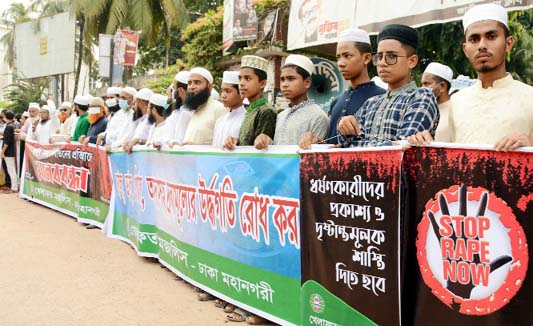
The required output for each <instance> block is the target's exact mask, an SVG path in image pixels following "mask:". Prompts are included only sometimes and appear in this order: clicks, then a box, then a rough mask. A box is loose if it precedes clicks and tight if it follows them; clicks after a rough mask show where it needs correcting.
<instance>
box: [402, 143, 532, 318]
mask: <svg viewBox="0 0 533 326" xmlns="http://www.w3.org/2000/svg"><path fill="white" fill-rule="evenodd" d="M404 170H405V171H406V179H407V187H408V190H407V200H406V203H405V204H406V214H405V221H404V227H403V231H404V232H405V235H406V236H404V239H405V241H404V243H403V249H402V250H403V256H404V258H405V260H404V262H405V266H404V267H405V270H404V271H402V274H404V275H405V283H404V286H403V287H402V290H403V297H402V317H404V318H402V319H403V320H402V324H404V325H435V324H436V323H437V322H438V323H439V324H442V325H455V326H461V325H480V326H492V325H494V326H495V325H531V322H532V321H533V311H532V310H531V309H529V308H527V307H526V306H529V302H531V300H533V284H532V282H531V277H532V276H533V275H531V274H532V269H531V268H530V267H531V266H530V264H531V262H530V259H529V257H530V253H529V249H528V241H527V240H528V239H531V238H532V236H533V234H532V232H533V221H532V220H531V217H532V216H533V174H532V173H531V172H532V171H533V154H532V153H526V152H497V151H493V150H490V151H489V150H481V149H464V148H438V147H420V148H411V149H408V150H407V151H406V152H405V161H404Z"/></svg>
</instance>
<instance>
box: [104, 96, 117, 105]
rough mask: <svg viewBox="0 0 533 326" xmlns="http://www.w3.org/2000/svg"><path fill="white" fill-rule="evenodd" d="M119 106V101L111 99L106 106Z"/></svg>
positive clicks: (106, 102) (106, 101)
mask: <svg viewBox="0 0 533 326" xmlns="http://www.w3.org/2000/svg"><path fill="white" fill-rule="evenodd" d="M117 104H118V103H117V99H114V98H111V99H108V100H105V105H106V106H107V107H110V106H116V105H117Z"/></svg>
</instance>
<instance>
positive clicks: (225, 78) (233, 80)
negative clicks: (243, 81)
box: [222, 71, 239, 85]
mask: <svg viewBox="0 0 533 326" xmlns="http://www.w3.org/2000/svg"><path fill="white" fill-rule="evenodd" d="M222 82H223V83H225V84H232V85H239V72H238V71H224V73H223V74H222Z"/></svg>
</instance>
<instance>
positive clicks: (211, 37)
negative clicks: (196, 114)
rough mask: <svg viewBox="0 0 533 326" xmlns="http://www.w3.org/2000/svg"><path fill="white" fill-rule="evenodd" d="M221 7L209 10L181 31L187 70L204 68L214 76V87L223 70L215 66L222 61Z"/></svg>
mask: <svg viewBox="0 0 533 326" xmlns="http://www.w3.org/2000/svg"><path fill="white" fill-rule="evenodd" d="M223 17H224V13H223V7H222V6H220V7H218V9H217V11H216V12H215V11H214V10H209V11H208V12H207V13H206V14H205V15H204V16H203V17H201V18H199V19H198V20H197V21H195V22H194V23H191V24H189V26H187V28H185V29H184V30H183V36H182V41H183V42H184V43H185V45H184V46H183V48H182V51H183V53H184V54H185V61H186V62H187V65H188V66H189V68H191V67H196V66H200V67H204V68H206V69H207V70H209V71H210V72H211V73H212V74H213V76H215V85H219V84H220V80H221V78H220V76H221V75H222V71H223V69H222V68H221V67H218V66H216V64H217V63H218V62H219V61H221V59H222V50H221V48H220V46H221V45H222V20H223Z"/></svg>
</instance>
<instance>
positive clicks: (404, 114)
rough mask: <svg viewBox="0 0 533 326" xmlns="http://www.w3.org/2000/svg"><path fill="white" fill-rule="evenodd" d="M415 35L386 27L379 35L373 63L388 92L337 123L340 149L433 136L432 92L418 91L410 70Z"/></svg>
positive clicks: (435, 121)
mask: <svg viewBox="0 0 533 326" xmlns="http://www.w3.org/2000/svg"><path fill="white" fill-rule="evenodd" d="M417 45H418V32H417V31H416V30H415V29H413V28H411V27H409V26H405V25H388V26H385V27H384V28H383V29H382V30H381V31H380V32H379V35H378V52H377V53H376V54H374V55H373V57H372V61H373V63H374V65H376V67H377V70H378V75H379V77H380V78H381V79H382V80H383V81H384V82H386V83H387V84H388V91H387V93H385V94H383V95H379V96H375V97H373V98H370V99H368V100H367V101H366V102H365V103H364V104H363V106H362V107H361V108H360V109H359V110H358V111H357V113H356V114H355V116H347V117H344V118H342V119H341V120H340V122H339V128H338V129H339V132H340V133H341V134H342V135H341V136H339V142H340V144H341V146H342V147H359V146H380V145H392V142H393V141H397V140H402V139H406V138H407V137H408V136H410V135H414V134H416V133H417V132H420V131H424V130H428V131H429V132H430V133H431V134H432V135H434V134H435V129H436V128H437V125H438V122H439V112H438V105H437V101H436V99H435V96H434V95H433V93H432V91H431V90H429V89H427V88H417V87H416V84H415V82H414V81H411V70H412V69H413V68H415V67H416V65H417V63H418V56H417V55H416V47H417Z"/></svg>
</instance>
